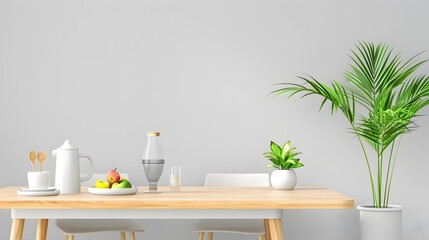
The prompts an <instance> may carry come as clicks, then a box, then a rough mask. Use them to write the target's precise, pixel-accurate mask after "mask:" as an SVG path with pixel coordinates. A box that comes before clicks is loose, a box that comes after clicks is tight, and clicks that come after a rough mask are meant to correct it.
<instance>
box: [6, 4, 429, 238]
mask: <svg viewBox="0 0 429 240" xmlns="http://www.w3.org/2000/svg"><path fill="white" fill-rule="evenodd" d="M428 8H429V2H427V1H405V0H404V1H399V0H395V1H387V0H386V1H344V0H337V1H308V0H307V1H256V0H242V1H231V0H225V1H224V0H218V1H201V0H182V1H173V0H170V1H167V0H157V1H150V0H139V1H112V0H97V1H81V0H73V1H48V0H38V1H31V0H18V1H13V0H0V154H1V158H0V159H1V160H0V161H1V162H0V163H1V169H2V173H1V174H0V187H3V186H8V185H25V184H26V172H27V171H28V170H30V164H29V163H28V161H27V160H26V154H27V152H28V151H29V150H30V149H36V150H44V151H47V152H50V151H51V150H52V149H54V148H56V147H58V146H59V145H61V144H62V142H63V141H64V140H65V139H66V138H69V139H70V140H71V141H72V143H73V144H75V145H76V146H78V147H79V148H80V152H81V153H88V154H90V155H91V156H92V157H93V158H94V159H95V161H96V170H97V171H99V172H107V171H108V170H109V169H111V168H113V167H118V169H119V171H123V172H128V173H129V174H130V176H131V177H132V179H134V182H135V183H136V184H138V185H146V184H147V182H146V181H145V178H144V173H143V169H142V166H141V161H140V157H141V154H142V151H143V147H144V144H145V140H146V139H145V132H147V131H154V130H155V131H161V133H162V145H163V147H164V152H165V156H166V160H167V164H166V165H167V167H168V166H169V165H172V164H174V165H181V166H182V172H183V184H184V185H202V184H203V181H204V175H205V174H206V173H207V172H270V171H271V170H270V169H266V168H265V165H266V164H267V161H266V160H264V159H263V157H262V153H263V152H264V151H266V150H267V149H268V146H269V142H270V140H274V141H278V142H285V141H287V140H289V139H290V140H292V143H293V145H295V146H297V147H298V149H299V150H301V151H302V152H303V154H302V162H303V163H304V164H305V167H304V168H301V169H299V170H297V172H298V175H299V183H298V185H299V186H325V187H328V188H332V189H334V190H336V191H338V192H341V193H343V194H345V195H348V196H350V197H352V198H354V199H355V202H356V205H357V204H362V203H368V202H369V201H370V188H369V183H368V177H367V173H366V169H365V165H364V160H363V156H362V153H361V152H360V150H359V146H358V143H357V142H356V139H355V138H354V137H353V136H351V135H350V134H348V131H347V127H348V126H347V122H346V121H345V120H344V119H343V117H341V116H340V115H338V116H333V117H331V116H330V114H329V111H328V110H325V111H322V112H321V113H318V112H317V109H318V100H316V99H314V98H312V99H310V98H309V99H304V100H298V99H293V100H290V101H285V100H284V98H278V99H273V98H272V97H270V96H267V95H268V93H269V92H270V91H272V90H274V89H275V87H274V86H273V85H272V84H274V83H278V82H284V81H296V78H295V77H294V76H296V75H300V74H303V73H309V74H312V75H313V76H315V77H317V78H319V79H320V80H322V81H325V82H328V81H331V80H333V79H336V80H341V76H342V73H343V72H344V71H345V70H346V68H347V64H348V58H347V54H348V53H349V49H350V48H352V47H353V44H354V43H355V42H356V41H357V40H367V41H375V42H378V41H386V42H389V43H390V44H391V45H392V46H395V47H396V49H398V50H401V51H402V53H403V55H404V56H406V57H410V56H411V55H413V54H414V53H417V52H420V51H423V50H428V49H429V46H428V43H429V30H428V28H427V9H428ZM424 56H425V57H426V58H428V57H429V53H425V54H424ZM428 66H429V65H426V66H425V67H424V69H423V72H426V73H429V71H428V70H429V69H428ZM425 113H426V114H427V111H426V112H425ZM418 123H419V124H420V125H421V126H422V127H421V128H420V129H419V130H418V131H417V132H414V133H412V134H410V135H407V136H406V137H405V138H404V140H403V145H402V150H401V151H400V153H399V163H398V165H397V168H396V170H397V171H396V173H395V179H394V183H393V184H394V186H393V191H392V198H391V202H392V203H395V204H400V205H402V206H404V207H405V209H406V210H405V213H404V239H407V240H418V239H428V238H429V218H428V217H427V216H429V208H428V207H427V206H428V205H427V203H426V200H427V199H428V198H429V191H428V189H427V182H428V180H429V176H428V174H427V173H426V171H427V169H428V168H429V163H428V161H427V157H426V152H427V149H426V147H427V144H426V143H427V141H428V134H427V133H428V131H429V130H428V129H429V118H428V117H426V116H425V117H421V118H419V119H418ZM45 165H46V168H47V169H49V170H51V171H54V169H55V161H54V158H53V157H49V158H48V159H47V162H46V164H45ZM82 167H83V168H85V166H82ZM166 183H167V175H166V174H164V175H163V177H162V179H161V184H166ZM284 217H285V218H284V222H283V224H284V225H283V226H284V231H285V235H286V238H287V239H290V240H303V239H306V240H307V239H318V240H328V239H329V240H344V239H350V240H357V239H359V229H358V221H359V220H358V219H359V216H358V212H357V211H356V210H355V209H353V210H333V211H327V210H324V211H298V210H294V211H285V213H284ZM9 218H10V215H9V211H7V210H1V211H0V239H7V238H8V236H9V228H10V219H9ZM142 223H143V224H145V226H147V232H146V233H144V234H140V235H139V237H141V238H142V239H167V238H168V239H195V238H196V236H195V234H192V233H189V229H190V227H191V226H192V224H193V221H179V220H178V221H172V220H169V221H160V220H157V221H142ZM165 229H168V231H166V230H165ZM34 231H35V223H34V221H28V222H27V223H26V230H25V236H24V238H25V239H33V235H32V234H33V232H34ZM113 237H115V239H116V238H117V237H118V236H116V235H115V236H112V235H111V234H101V235H94V236H89V237H80V238H79V239H106V238H107V239H113ZM222 237H224V239H235V238H236V236H230V235H222ZM49 239H62V236H61V233H60V232H59V231H58V230H57V229H56V227H55V226H54V225H50V227H49ZM241 239H252V238H249V237H247V238H246V237H242V238H241Z"/></svg>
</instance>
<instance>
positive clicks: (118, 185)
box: [112, 179, 133, 188]
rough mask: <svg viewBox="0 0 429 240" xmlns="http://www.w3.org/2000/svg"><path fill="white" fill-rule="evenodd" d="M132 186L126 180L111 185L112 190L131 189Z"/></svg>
mask: <svg viewBox="0 0 429 240" xmlns="http://www.w3.org/2000/svg"><path fill="white" fill-rule="evenodd" d="M132 187H133V186H132V185H131V183H130V182H129V181H128V180H127V179H121V180H119V182H116V183H114V184H112V188H132Z"/></svg>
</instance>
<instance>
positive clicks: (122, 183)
mask: <svg viewBox="0 0 429 240" xmlns="http://www.w3.org/2000/svg"><path fill="white" fill-rule="evenodd" d="M106 179H107V181H103V180H100V179H98V180H97V181H95V184H94V185H95V188H132V187H133V185H132V184H131V183H130V181H128V179H125V178H121V175H120V174H119V172H117V171H116V168H115V169H112V170H110V171H109V172H108V173H107V177H106Z"/></svg>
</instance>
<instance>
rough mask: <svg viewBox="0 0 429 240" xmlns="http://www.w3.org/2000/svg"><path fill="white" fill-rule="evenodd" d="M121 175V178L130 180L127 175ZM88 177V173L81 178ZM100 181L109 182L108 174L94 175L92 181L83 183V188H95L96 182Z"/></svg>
mask: <svg viewBox="0 0 429 240" xmlns="http://www.w3.org/2000/svg"><path fill="white" fill-rule="evenodd" d="M120 174H121V178H126V179H128V180H130V179H129V178H128V174H127V173H120ZM87 175H88V174H87V173H84V174H81V177H84V176H87ZM99 179H100V180H103V181H107V174H106V173H94V174H93V175H92V177H91V178H90V179H88V180H87V181H84V182H82V183H81V186H82V187H93V186H94V185H95V181H97V180H99Z"/></svg>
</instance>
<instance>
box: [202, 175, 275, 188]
mask: <svg viewBox="0 0 429 240" xmlns="http://www.w3.org/2000/svg"><path fill="white" fill-rule="evenodd" d="M205 186H206V187H270V186H271V185H270V177H269V175H268V173H208V174H207V175H206V183H205Z"/></svg>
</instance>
